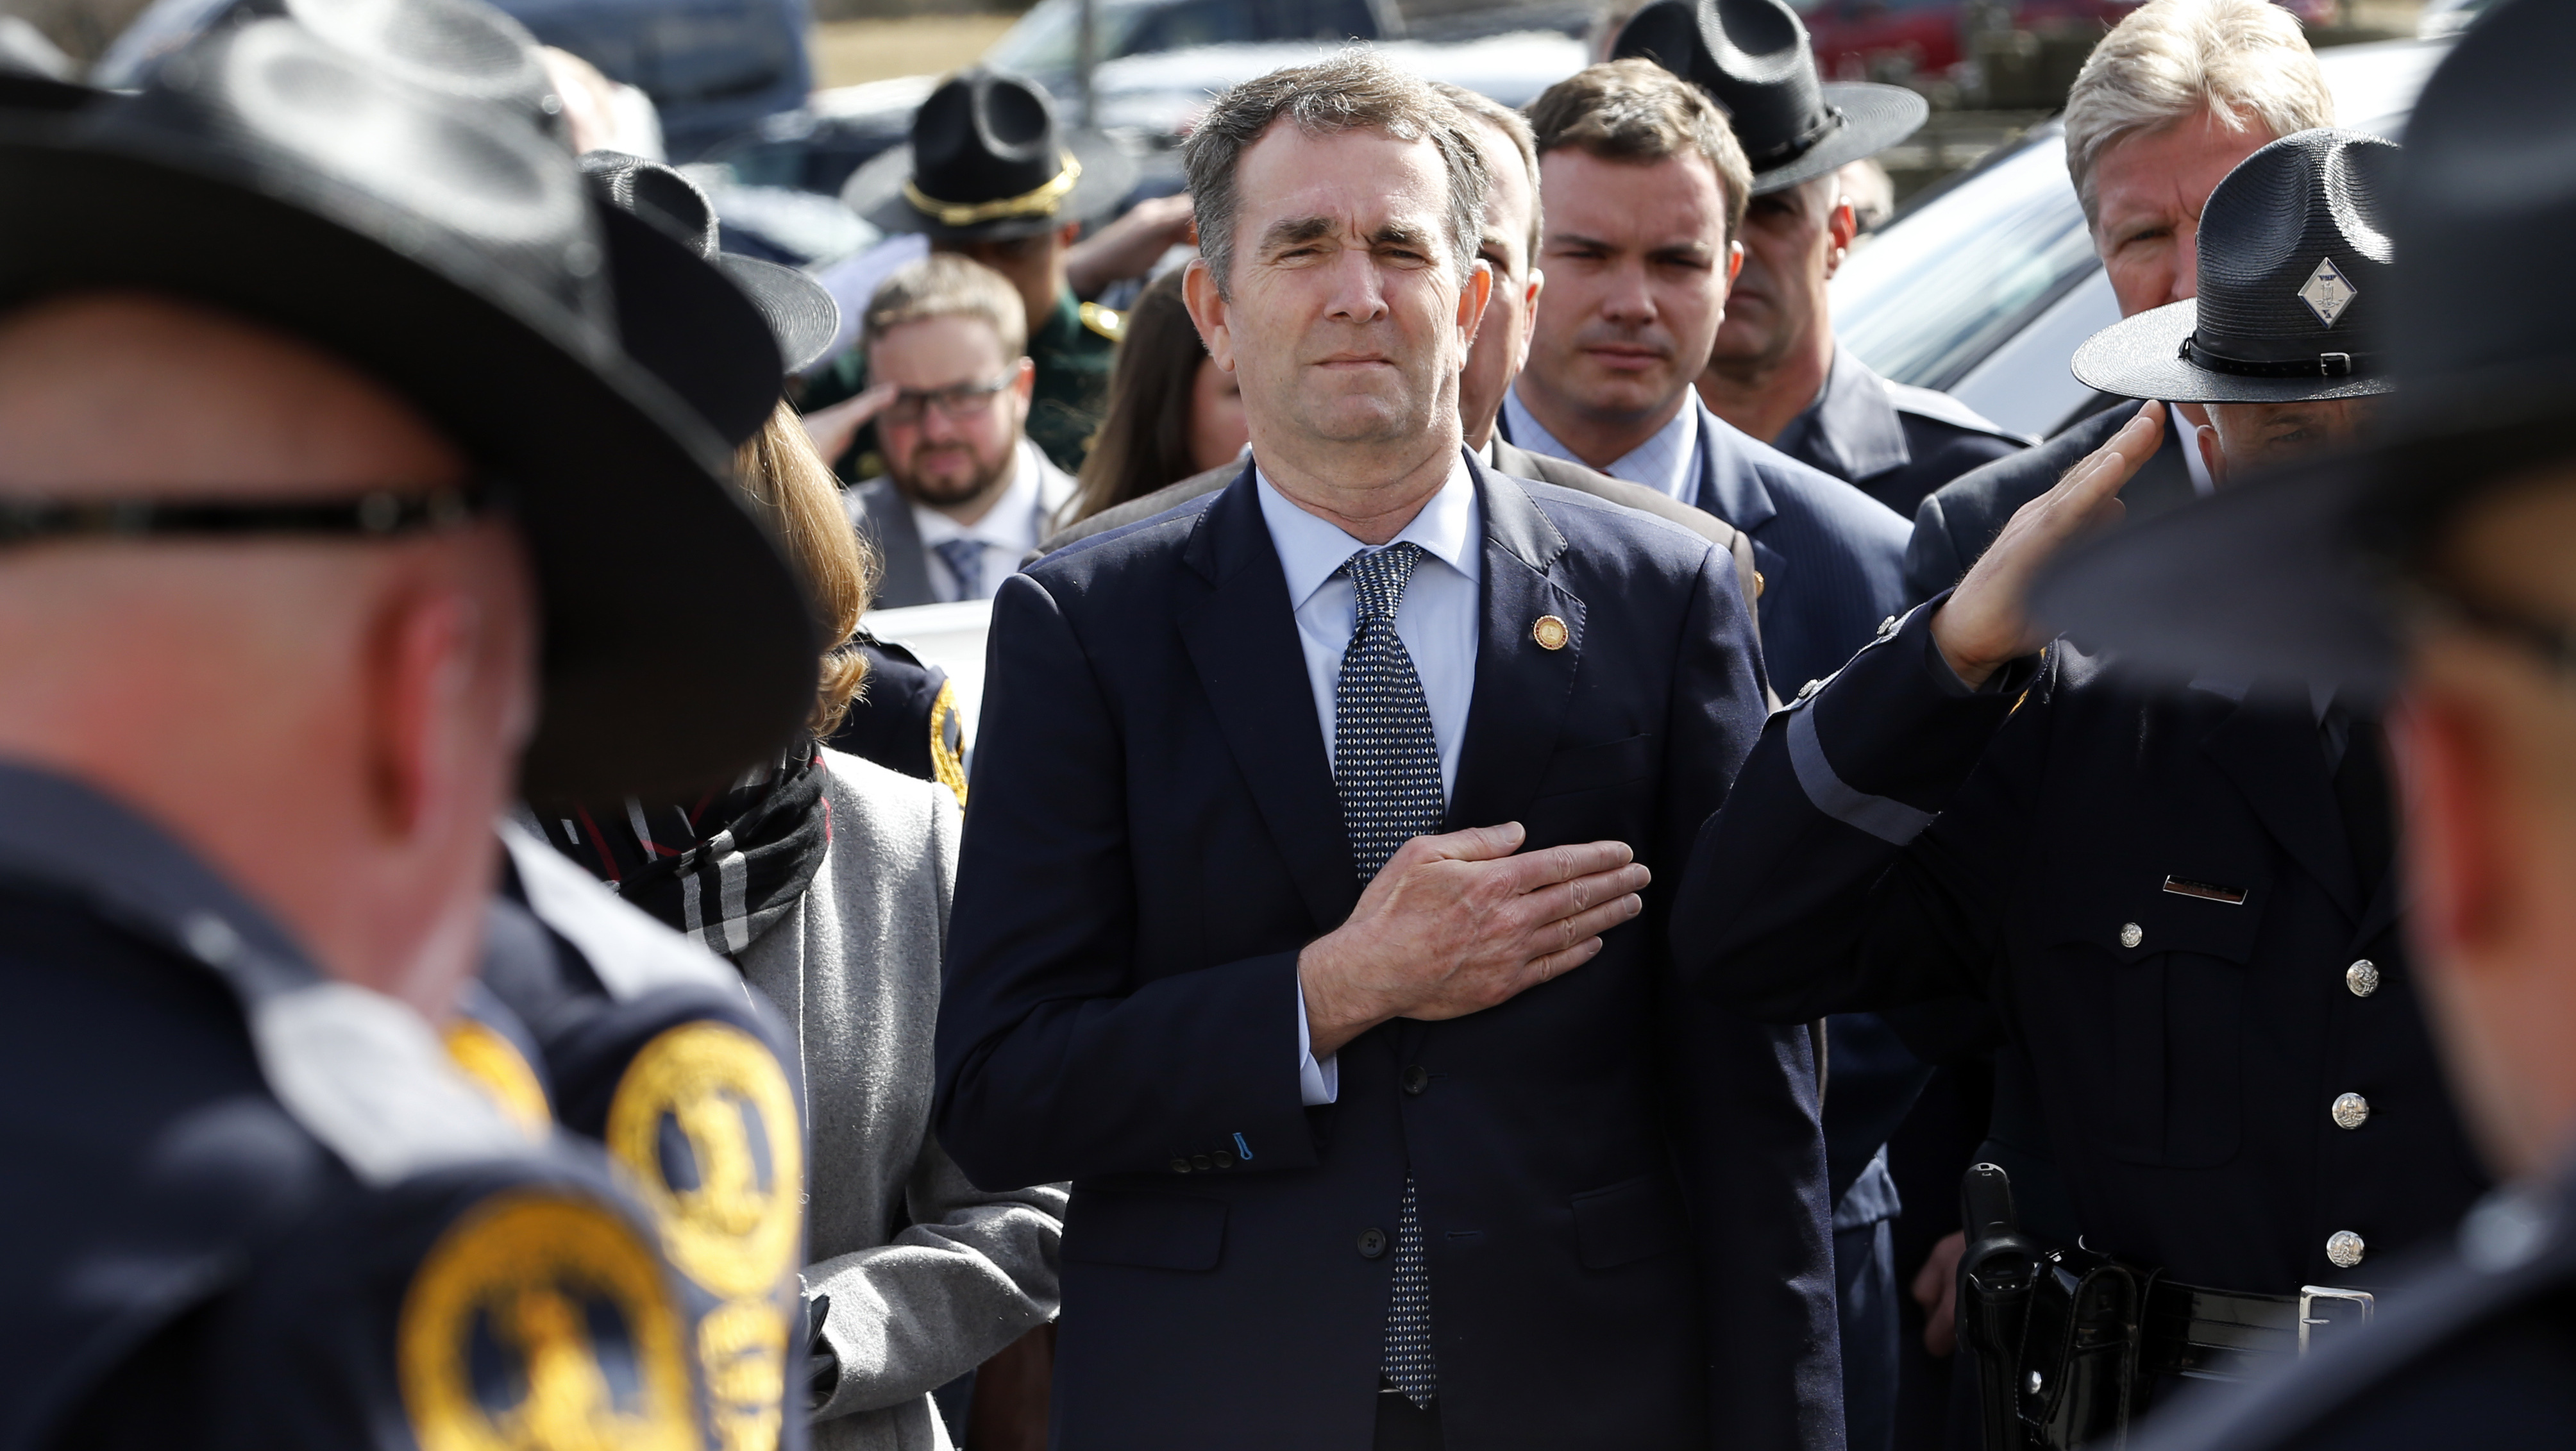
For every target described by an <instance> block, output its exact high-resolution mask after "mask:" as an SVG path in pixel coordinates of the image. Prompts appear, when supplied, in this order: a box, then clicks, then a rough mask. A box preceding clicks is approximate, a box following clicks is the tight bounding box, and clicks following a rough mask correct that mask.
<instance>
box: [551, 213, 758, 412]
mask: <svg viewBox="0 0 2576 1451" xmlns="http://www.w3.org/2000/svg"><path fill="white" fill-rule="evenodd" d="M591 213H592V215H594V216H596V217H597V218H598V219H599V228H600V234H601V237H602V238H603V240H605V241H606V242H607V243H608V264H609V275H610V277H611V279H612V281H613V284H614V286H615V288H616V292H617V329H618V341H619V342H620V344H622V345H623V346H624V348H625V350H626V352H627V354H628V356H630V357H632V358H633V359H634V360H635V361H636V362H638V363H641V364H643V365H644V367H645V368H646V369H647V370H648V371H650V372H651V373H652V374H653V376H654V377H655V378H657V379H659V380H660V381H662V382H663V383H665V384H667V385H669V386H670V388H671V389H672V390H673V391H674V392H676V393H678V394H679V395H680V396H681V397H682V398H684V399H686V400H688V402H689V404H690V406H691V407H692V409H693V410H694V411H695V412H696V414H697V416H698V418H699V419H700V420H701V421H703V422H704V423H705V424H706V425H707V426H708V427H709V428H712V429H714V430H715V432H716V436H717V437H718V438H719V439H722V440H723V441H724V442H726V443H727V444H739V443H741V442H743V441H744V440H745V439H748V438H750V437H751V436H752V435H753V434H755V433H758V432H759V431H760V429H761V426H762V425H763V424H765V423H767V422H768V421H769V415H770V414H772V413H774V412H776V411H777V409H778V398H779V385H780V382H781V380H783V379H785V377H786V376H787V369H786V368H785V367H784V366H783V365H782V364H781V362H780V358H779V355H780V353H781V352H782V351H784V349H783V348H782V347H781V346H780V344H779V343H778V342H777V340H776V339H775V338H774V337H773V336H772V335H771V333H772V329H771V327H770V326H769V325H768V322H767V318H766V313H767V312H768V308H767V307H766V306H765V305H763V306H761V307H760V309H759V312H758V313H755V312H753V311H751V310H749V309H746V308H745V307H744V306H743V302H744V301H745V299H744V298H743V297H741V296H738V295H737V293H740V292H742V291H744V289H742V288H740V287H739V286H737V284H738V283H739V282H740V281H741V279H740V278H735V277H731V276H730V274H729V273H728V272H727V271H725V270H723V269H719V268H716V267H711V266H709V265H708V264H707V261H706V259H705V258H703V257H701V256H699V255H698V252H697V249H696V248H694V247H691V246H689V245H688V244H687V243H685V242H682V241H680V240H679V239H677V238H675V237H673V236H671V235H670V234H669V233H667V232H665V231H663V230H662V229H661V228H660V227H657V226H655V225H654V224H653V223H651V222H649V221H647V220H645V219H644V218H643V217H640V216H637V215H636V214H635V213H633V212H630V211H627V210H626V209H625V208H623V207H620V206H617V205H616V204H615V203H613V202H609V201H606V200H603V199H600V198H599V197H597V196H596V195H595V194H594V195H593V198H592V202H591ZM750 300H751V301H753V302H755V303H758V301H759V300H758V299H757V298H753V299H750Z"/></svg>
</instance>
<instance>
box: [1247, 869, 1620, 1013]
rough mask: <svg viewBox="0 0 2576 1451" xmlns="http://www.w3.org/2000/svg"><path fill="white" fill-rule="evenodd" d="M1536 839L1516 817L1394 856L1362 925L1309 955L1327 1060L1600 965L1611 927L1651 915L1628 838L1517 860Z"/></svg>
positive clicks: (1312, 946) (1364, 903) (1309, 998)
mask: <svg viewBox="0 0 2576 1451" xmlns="http://www.w3.org/2000/svg"><path fill="white" fill-rule="evenodd" d="M1528 838H1529V833H1528V832H1527V831H1526V830H1524V829H1523V828H1522V826H1521V824H1520V823H1519V822H1516V821H1515V822H1506V823H1505V824H1503V825H1501V826H1480V827H1474V828H1471V829H1469V830H1466V831H1460V832H1452V833H1451V834H1449V835H1447V836H1417V837H1415V838H1414V839H1413V840H1411V841H1408V842H1406V843H1405V844H1404V845H1403V846H1401V847H1399V848H1397V849H1396V853H1395V855H1394V856H1393V857H1391V858H1389V859H1388V860H1387V864H1386V866H1385V867H1384V868H1383V869H1381V870H1380V871H1379V872H1378V874H1377V879H1376V880H1374V881H1372V882H1370V883H1369V884H1368V890H1366V891H1364V892H1362V893H1360V904H1359V906H1358V907H1356V908H1354V909H1352V912H1351V919H1350V920H1349V921H1347V922H1345V923H1343V924H1342V925H1341V926H1340V927H1339V928H1337V929H1336V930H1334V931H1333V932H1331V933H1330V934H1328V935H1326V936H1323V937H1319V938H1317V939H1316V940H1315V941H1313V942H1311V943H1308V944H1307V945H1306V950H1305V951H1304V952H1303V953H1300V954H1299V955H1298V958H1297V979H1298V982H1299V983H1300V984H1301V985H1302V986H1303V987H1304V988H1305V992H1306V1030H1307V1034H1308V1043H1309V1046H1310V1048H1311V1050H1312V1051H1313V1053H1314V1055H1315V1056H1316V1057H1317V1058H1323V1057H1326V1056H1328V1055H1330V1054H1331V1053H1333V1052H1334V1051H1335V1050H1337V1049H1339V1048H1340V1047H1341V1046H1342V1045H1343V1044H1344V1043H1347V1042H1349V1041H1350V1040H1351V1039H1353V1038H1356V1037H1358V1036H1359V1035H1360V1034H1362V1033H1365V1032H1367V1031H1368V1030H1369V1029H1371V1028H1374V1027H1376V1026H1377V1025H1378V1024H1380V1023H1383V1022H1387V1021H1389V1020H1391V1019H1394V1018H1422V1019H1427V1020H1431V1021H1438V1020H1439V1019H1442V1018H1457V1017H1464V1016H1466V1015H1467V1014H1469V1013H1473V1012H1480V1011H1482V1010H1484V1009H1486V1008H1490V1007H1493V1006H1494V1005H1496V1004H1498V1003H1502V1002H1506V1001H1509V1000H1510V999H1511V998H1513V997H1514V996H1516V995H1518V994H1519V993H1521V992H1522V991H1524V990H1526V989H1529V988H1533V987H1536V986H1538V985H1539V984H1540V983H1543V982H1545V981H1547V980H1548V979H1549V978H1552V977H1554V976H1556V975H1557V974H1558V973H1561V972H1565V971H1567V970H1568V969H1570V968H1575V967H1580V966H1582V965H1583V964H1584V963H1586V962H1589V961H1591V960H1592V957H1593V954H1595V953H1597V952H1599V951H1600V950H1601V934H1602V933H1604V932H1607V931H1609V930H1610V929H1611V928H1613V927H1616V926H1618V925H1619V924H1620V923H1622V922H1625V921H1627V920H1628V919H1629V918H1631V917H1634V916H1636V915H1637V914H1638V913H1639V912H1642V911H1644V910H1645V903H1644V902H1643V901H1642V900H1640V899H1639V897H1638V896H1637V894H1638V893H1639V892H1641V891H1644V890H1645V887H1646V882H1647V878H1648V874H1647V871H1646V869H1645V868H1644V867H1642V866H1639V865H1637V864H1636V862H1635V861H1634V860H1633V857H1634V856H1635V853H1633V852H1631V851H1629V850H1628V847H1627V845H1626V844H1625V843H1624V842H1616V841H1595V842H1588V843H1585V844H1584V845H1581V846H1557V847H1550V848H1548V849H1547V850H1545V851H1534V852H1531V853H1530V854H1529V855H1527V856H1514V855H1512V853H1513V852H1516V851H1518V850H1520V846H1521V843H1522V842H1524V841H1526V840H1528Z"/></svg>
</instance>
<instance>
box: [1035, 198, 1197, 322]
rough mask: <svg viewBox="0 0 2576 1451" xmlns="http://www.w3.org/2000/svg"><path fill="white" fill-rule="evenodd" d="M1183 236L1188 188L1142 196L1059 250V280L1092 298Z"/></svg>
mask: <svg viewBox="0 0 2576 1451" xmlns="http://www.w3.org/2000/svg"><path fill="white" fill-rule="evenodd" d="M1189 239H1190V196H1189V193H1187V192H1180V193H1176V194H1174V195H1172V196H1157V197H1147V198H1146V199H1144V200H1143V201H1141V202H1138V203H1136V205H1134V206H1132V207H1129V208H1128V209H1127V214H1126V215H1125V216H1123V217H1120V218H1119V219H1118V220H1116V221H1114V222H1111V223H1110V224H1109V225H1108V226H1105V227H1103V228H1101V229H1100V230H1099V231H1097V232H1094V233H1092V234H1091V235H1090V236H1088V237H1085V238H1083V239H1082V240H1081V241H1079V242H1076V243H1074V244H1073V246H1072V247H1070V248H1068V249H1067V250H1066V251H1065V254H1064V280H1065V283H1066V285H1068V286H1070V287H1071V288H1072V289H1073V295H1074V296H1076V297H1098V296H1099V295H1100V290H1101V289H1102V288H1104V287H1107V286H1108V285H1109V284H1110V283H1112V282H1116V281H1117V280H1119V279H1120V278H1122V277H1142V276H1144V275H1145V274H1146V272H1148V271H1149V270H1151V269H1152V267H1153V265H1154V263H1155V261H1156V260H1157V259H1159V258H1160V257H1161V256H1162V255H1163V254H1164V253H1165V252H1168V251H1170V250H1172V249H1173V248H1174V247H1177V246H1179V245H1180V244H1181V243H1183V242H1186V241H1188V240H1189Z"/></svg>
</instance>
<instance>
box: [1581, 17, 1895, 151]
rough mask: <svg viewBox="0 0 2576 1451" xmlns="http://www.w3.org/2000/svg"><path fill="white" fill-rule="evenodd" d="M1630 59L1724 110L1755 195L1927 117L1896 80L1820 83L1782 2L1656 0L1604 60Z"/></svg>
mask: <svg viewBox="0 0 2576 1451" xmlns="http://www.w3.org/2000/svg"><path fill="white" fill-rule="evenodd" d="M1631 56H1642V57H1644V58H1646V59H1648V60H1651V61H1653V62H1654V63H1655V64H1657V65H1660V66H1662V67H1663V68H1664V69H1666V70H1668V71H1671V72H1672V73H1673V74H1675V75H1677V76H1680V77H1681V78H1682V79H1684V80H1686V81H1689V82H1691V83H1692V84H1694V85H1696V86H1698V87H1699V88H1700V89H1701V90H1702V91H1704V92H1706V93H1707V94H1708V97H1709V99H1711V100H1713V101H1715V102H1717V104H1718V106H1719V107H1720V108H1721V109H1723V110H1724V111H1725V112H1726V114H1727V118H1728V120H1729V121H1730V122H1731V123H1732V124H1733V125H1734V127H1735V137H1736V139H1737V140H1738V141H1740V142H1742V143H1743V144H1744V155H1745V159H1746V160H1748V161H1750V162H1751V163H1752V164H1753V194H1754V195H1755V196H1761V195H1763V194H1765V193H1768V192H1775V191H1785V190H1787V189H1788V188H1790V187H1793V186H1796V185H1798V184H1799V183H1801V182H1807V181H1813V180H1815V179H1816V178H1817V177H1820V176H1824V175H1826V174H1827V173H1829V172H1832V171H1835V170H1837V169H1839V168H1841V167H1843V166H1845V165H1848V164H1849V163H1851V162H1855V161H1858V160H1861V159H1862V158H1863V157H1868V156H1875V155H1877V154H1878V153H1879V152H1882V151H1885V150H1886V149H1887V148H1889V147H1890V146H1893V145H1895V144H1896V143H1897V142H1899V141H1902V140H1904V139H1905V138H1906V137H1908V136H1911V135H1913V134H1914V133H1915V132H1917V131H1919V130H1921V129H1922V128H1923V122H1924V120H1925V119H1926V118H1927V117H1929V116H1930V115H1931V114H1932V105H1931V103H1930V102H1929V101H1926V100H1924V99H1923V98H1922V97H1921V96H1919V95H1916V94H1915V93H1914V92H1912V91H1909V90H1907V89H1906V88H1904V87H1903V86H1882V85H1877V84H1874V83H1871V82H1866V81H1836V82H1833V83H1831V84H1827V83H1826V82H1825V81H1823V80H1822V79H1821V78H1820V77H1819V76H1818V75H1817V74H1816V52H1815V47H1814V45H1813V44H1812V43H1811V42H1810V41H1809V40H1808V38H1807V26H1806V23H1805V22H1804V21H1802V20H1800V19H1799V18H1798V12H1796V11H1795V10H1792V9H1790V8H1789V5H1788V0H1697V3H1692V0H1655V3H1654V4H1652V5H1649V6H1647V7H1646V8H1645V9H1643V10H1640V11H1638V12H1637V13H1636V14H1635V15H1634V16H1632V17H1630V18H1629V21H1628V23H1627V24H1626V25H1624V26H1622V27H1620V30H1619V36H1618V39H1617V40H1615V41H1613V42H1612V43H1611V46H1610V58H1611V59H1613V60H1626V59H1628V58H1629V57H1631Z"/></svg>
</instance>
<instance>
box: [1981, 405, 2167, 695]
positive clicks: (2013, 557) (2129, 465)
mask: <svg viewBox="0 0 2576 1451" xmlns="http://www.w3.org/2000/svg"><path fill="white" fill-rule="evenodd" d="M2164 424H2165V406H2164V405H2163V404H2162V403H2149V404H2148V405H2147V406H2146V407H2144V408H2141V409H2139V410H2138V416H2137V417H2135V418H2132V419H2130V420H2129V421H2128V423H2126V424H2125V425H2123V426H2122V427H2121V429H2120V431H2119V432H2117V433H2115V434H2112V435H2111V440H2110V442H2108V443H2105V444H2103V445H2102V446H2101V447H2100V448H2098V449H2095V450H2094V451H2093V452H2092V453H2090V454H2088V455H2086V456H2085V458H2084V461H2083V462H2081V463H2079V464H2077V465H2076V466H2075V467H2073V468H2071V469H2068V470H2067V471H2066V477H2064V478H2062V479H2060V480H2058V481H2057V487H2055V488H2053V489H2050V490H2049V491H2048V492H2047V493H2045V494H2042V495H2040V496H2039V497H2038V498H2036V499H2033V500H2031V501H2030V502H2029V503H2027V504H2024V505H2022V506H2021V508H2019V509H2018V510H2015V511H2014V513H2013V516H2012V520H2011V522H2009V523H2007V524H2005V525H2004V532H2003V533H2002V534H2000V535H1998V536H1996V538H1995V542H1994V544H1993V546H1992V547H1990V548H1988V549H1987V550H1986V552H1985V554H1984V555H1982V556H1980V557H1979V558H1978V560H1977V562H1976V565H1975V566H1974V567H1973V568H1971V569H1970V570H1969V571H1968V577H1967V578H1966V579H1963V580H1961V581H1959V588H1958V589H1957V590H1955V591H1954V592H1952V594H1951V595H1950V598H1949V601H1948V602H1947V603H1945V604H1944V605H1942V606H1941V612H1940V613H1939V614H1937V615H1934V616H1933V617H1932V642H1933V643H1934V644H1936V645H1938V646H1940V647H1941V655H1942V658H1944V659H1946V660H1948V661H1949V662H1950V668H1951V669H1952V670H1955V671H1957V672H1958V673H1959V678H1960V679H1961V680H1964V681H1966V682H1967V683H1968V684H1970V685H1972V686H1974V685H1983V684H1985V683H1986V679H1987V677H1989V676H1991V675H1993V674H1994V673H1995V672H1996V671H1997V670H2000V669H2002V668H2003V667H2004V665H2005V664H2007V663H2008V662H2010V661H2014V660H2018V659H2020V658H2021V657H2022V656H2024V655H2028V654H2030V653H2032V652H2033V651H2035V650H2037V649H2039V648H2040V647H2041V646H2042V645H2045V644H2047V643H2048V636H2047V635H2046V634H2044V633H2042V632H2041V631H2040V630H2039V629H2038V627H2037V626H2035V625H2034V624H2032V622H2031V618H2030V584H2031V580H2032V579H2033V578H2034V577H2036V576H2037V575H2038V573H2039V571H2040V568H2041V567H2042V566H2043V565H2045V564H2047V563H2048V561H2049V560H2051V559H2053V558H2055V557H2056V556H2057V554H2058V552H2059V551H2060V550H2062V549H2064V548H2065V547H2066V546H2067V545H2068V544H2071V543H2073V542H2074V541H2075V540H2077V539H2080V538H2082V537H2083V536H2085V535H2087V534H2090V533H2093V532H2094V531H2096V530H2098V529H2104V528H2107V527H2109V526H2111V525H2113V524H2116V523H2118V522H2120V516H2121V515H2122V514H2123V513H2124V512H2126V510H2125V508H2124V506H2123V505H2122V504H2121V503H2120V499H2119V493H2120V490H2121V488H2122V486H2124V485H2126V484H2127V483H2128V482H2129V480H2130V479H2131V478H2133V477H2135V476H2136V475H2137V472H2138V470H2139V468H2141V467H2142V466H2144V465H2145V463H2146V461H2147V460H2148V459H2150V458H2153V457H2154V456H2155V452H2156V445H2157V444H2158V443H2159V442H2161V441H2162V440H2163V438H2164V431H2165V430H2164Z"/></svg>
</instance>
